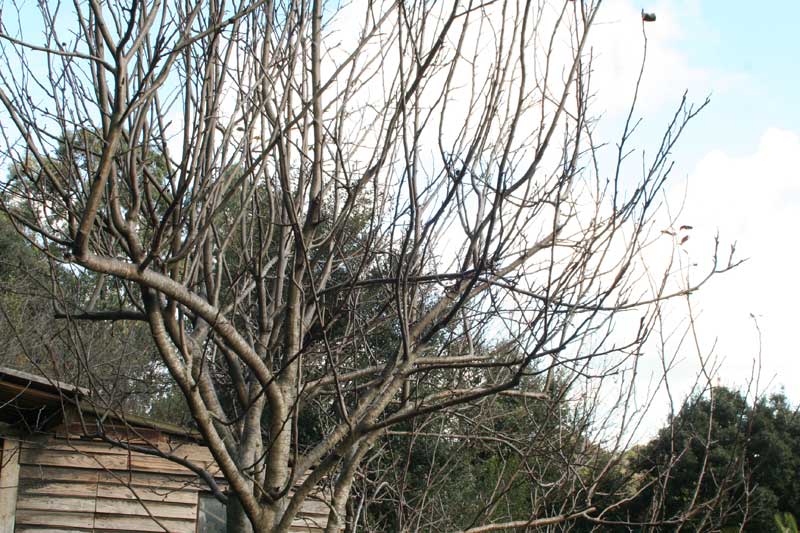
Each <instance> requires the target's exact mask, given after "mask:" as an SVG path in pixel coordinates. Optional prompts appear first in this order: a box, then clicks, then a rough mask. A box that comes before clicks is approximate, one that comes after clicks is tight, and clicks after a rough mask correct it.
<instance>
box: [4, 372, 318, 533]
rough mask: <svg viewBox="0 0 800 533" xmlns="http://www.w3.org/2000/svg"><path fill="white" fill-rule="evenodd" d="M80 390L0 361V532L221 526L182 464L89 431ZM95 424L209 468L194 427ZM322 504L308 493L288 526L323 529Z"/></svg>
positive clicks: (132, 421)
mask: <svg viewBox="0 0 800 533" xmlns="http://www.w3.org/2000/svg"><path fill="white" fill-rule="evenodd" d="M86 394H87V391H85V390H83V389H80V388H78V387H75V386H72V385H69V384H65V383H60V382H56V381H52V380H46V379H43V378H41V377H38V376H34V375H32V374H28V373H25V372H19V371H16V370H11V369H6V368H0V439H1V440H2V455H0V458H1V459H0V533H13V532H16V533H34V532H35V533H56V532H58V533H67V532H69V533H79V532H97V533H100V532H119V533H122V532H125V533H132V532H154V533H155V532H174V533H221V532H224V531H225V525H224V524H225V523H224V517H225V507H224V505H223V504H222V503H221V502H220V501H219V500H217V499H216V498H215V497H214V496H213V495H212V493H211V492H210V491H209V489H208V485H207V484H206V483H204V482H203V481H201V480H200V479H199V478H198V476H197V475H195V474H194V473H193V472H192V471H191V470H189V469H187V468H185V467H183V466H181V465H179V464H177V463H176V462H174V461H172V460H169V459H165V458H163V457H158V456H154V455H152V454H151V453H142V452H139V451H135V450H131V449H126V448H124V447H119V446H114V445H112V444H109V443H108V442H107V441H106V440H103V439H101V438H99V437H97V436H96V435H97V432H94V431H92V429H91V428H92V427H95V428H96V427H97V426H96V424H97V419H98V417H97V416H94V415H96V413H94V412H93V411H91V409H88V410H87V409H86V408H81V409H80V410H79V409H78V408H77V405H79V404H80V403H81V402H80V397H81V396H83V395H86ZM93 425H94V426H93ZM103 430H104V433H105V435H107V436H108V435H112V436H114V438H115V439H118V440H120V441H122V442H125V443H128V444H129V445H131V446H132V447H134V448H136V447H140V446H141V447H149V449H151V450H152V449H153V448H156V447H157V448H158V449H160V450H162V451H164V452H166V453H169V454H171V455H173V456H177V457H181V458H186V459H189V460H191V461H192V462H193V463H195V464H201V465H204V466H205V467H206V469H207V471H209V472H211V473H212V474H214V473H216V472H217V470H216V468H215V464H214V461H213V458H212V457H211V454H210V452H209V451H208V449H207V448H206V447H205V446H203V444H202V441H201V440H200V439H199V437H198V436H197V435H196V434H193V433H192V432H190V431H187V430H185V429H183V428H180V427H178V426H174V425H171V424H164V423H160V422H157V421H154V420H149V419H145V418H141V417H127V416H126V417H125V423H122V421H121V420H119V419H116V420H114V419H113V418H112V419H109V418H106V419H105V421H104V424H103ZM218 482H219V484H220V486H222V487H224V480H222V479H218ZM327 514H328V508H327V506H326V504H325V503H324V502H322V501H321V500H313V499H312V500H310V501H308V502H307V504H306V505H305V507H304V508H303V511H302V512H301V513H300V515H299V517H298V519H297V520H296V521H295V523H294V524H293V527H292V531H296V532H298V533H299V532H317V531H323V530H324V528H325V524H326V522H327Z"/></svg>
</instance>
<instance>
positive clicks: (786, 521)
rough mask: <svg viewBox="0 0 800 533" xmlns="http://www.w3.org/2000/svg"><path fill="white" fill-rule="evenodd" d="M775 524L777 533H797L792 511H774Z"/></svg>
mask: <svg viewBox="0 0 800 533" xmlns="http://www.w3.org/2000/svg"><path fill="white" fill-rule="evenodd" d="M775 525H776V526H777V527H778V531H779V533H798V529H797V520H795V518H794V515H793V514H792V513H775Z"/></svg>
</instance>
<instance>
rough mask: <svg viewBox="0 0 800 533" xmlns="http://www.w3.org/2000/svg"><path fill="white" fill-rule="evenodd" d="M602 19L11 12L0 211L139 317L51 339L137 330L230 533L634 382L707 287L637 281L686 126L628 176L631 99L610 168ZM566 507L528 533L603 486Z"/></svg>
mask: <svg viewBox="0 0 800 533" xmlns="http://www.w3.org/2000/svg"><path fill="white" fill-rule="evenodd" d="M600 11H601V10H600V2H594V1H577V2H575V1H561V2H558V1H555V2H552V3H547V2H532V1H522V0H502V1H499V0H498V1H490V2H480V1H472V0H463V1H453V2H441V3H437V2H428V1H422V0H420V1H414V2H402V1H393V0H384V1H372V0H369V1H363V2H356V3H354V4H351V5H345V6H339V5H338V4H337V3H336V2H323V0H298V1H295V2H279V1H274V0H260V1H255V2H244V1H238V0H234V1H233V2H223V1H219V0H210V1H207V2H206V1H203V2H198V3H194V2H173V1H170V0H131V1H130V2H119V3H117V2H102V1H100V0H89V1H87V2H77V1H76V2H74V3H71V4H69V5H67V4H64V3H41V4H40V8H39V12H38V16H39V20H40V21H41V23H42V24H43V26H42V28H43V30H44V32H43V34H41V35H40V34H39V33H37V32H34V31H31V30H30V28H33V27H35V26H34V25H33V24H32V22H31V17H32V15H31V14H30V13H27V12H25V13H18V14H16V16H15V15H14V14H13V13H11V14H10V13H8V12H4V13H3V27H2V36H1V37H2V41H0V42H1V43H2V52H1V53H2V59H3V62H4V66H5V68H4V69H3V72H2V74H0V101H1V102H2V104H3V107H4V108H5V111H6V114H7V115H6V117H4V119H3V120H4V123H3V138H4V141H5V143H4V148H3V155H4V156H5V157H6V161H7V162H10V163H12V164H13V172H12V175H11V177H10V178H9V180H8V181H7V182H6V183H5V184H4V194H3V200H2V201H3V210H4V211H5V212H6V213H7V214H8V215H9V217H10V218H11V220H12V221H13V222H14V224H15V225H16V227H17V228H18V230H19V231H20V232H21V233H23V234H24V235H26V236H27V237H28V238H29V240H30V242H31V243H32V244H33V245H35V246H36V247H38V248H39V249H40V250H41V251H42V252H43V253H45V254H48V256H49V257H50V258H51V259H52V260H53V261H55V262H58V263H61V264H64V265H66V267H67V268H71V269H73V270H75V271H79V272H94V273H97V274H99V275H101V276H99V277H98V278H97V283H98V284H101V283H108V282H109V281H108V280H113V281H114V290H115V291H116V292H117V294H118V295H119V296H120V298H121V299H122V300H123V301H124V302H125V305H124V306H118V308H113V309H106V308H98V307H97V305H96V303H97V299H95V298H87V299H86V300H85V301H77V302H76V301H73V302H63V303H62V305H63V308H62V309H61V310H60V312H59V317H62V318H64V317H66V318H69V320H71V321H78V320H94V321H96V320H117V321H122V320H125V321H130V320H133V321H143V322H145V323H146V324H147V325H148V327H149V331H150V333H151V336H152V341H153V343H154V345H155V347H156V348H157V351H158V354H159V355H160V358H161V360H162V361H163V364H164V366H165V368H166V369H167V370H168V372H169V375H170V376H171V378H172V379H173V380H174V381H175V383H176V384H177V386H178V387H179V389H180V391H181V393H182V395H183V397H184V398H185V400H186V403H187V405H188V409H189V410H190V412H191V416H192V419H193V420H194V422H195V423H196V426H197V428H198V430H199V431H200V432H201V434H202V435H203V438H204V439H205V441H206V442H207V444H208V446H209V448H210V449H211V451H212V453H213V456H214V458H215V459H216V463H217V464H218V465H219V468H220V469H221V471H222V473H223V474H224V476H225V479H226V481H227V484H228V496H227V497H226V496H224V495H222V494H221V493H220V494H219V497H220V498H222V499H226V501H227V503H228V508H229V524H230V526H229V527H230V528H231V530H232V531H234V530H235V531H239V530H241V529H244V528H245V527H246V524H247V523H249V524H251V525H252V527H253V528H254V530H255V531H287V530H288V528H289V526H290V524H291V522H292V519H293V517H294V516H295V515H296V513H297V512H298V510H299V509H300V506H301V505H302V503H303V501H304V500H305V499H306V498H307V497H308V496H309V494H311V493H312V491H314V490H315V489H316V488H318V487H319V486H321V485H323V484H328V485H329V486H330V490H331V498H330V517H329V522H328V531H337V530H339V529H340V528H341V527H343V526H344V525H345V522H346V516H347V502H348V498H349V497H350V495H351V491H352V487H353V483H354V479H355V475H356V474H357V473H358V472H359V469H360V468H361V466H362V462H363V461H364V460H365V458H366V457H368V456H369V454H370V453H371V451H372V450H373V449H375V446H376V445H377V444H378V443H379V442H381V439H384V438H386V435H387V432H388V431H392V428H394V427H397V426H398V425H403V424H409V423H411V422H412V421H413V420H416V419H422V418H421V417H431V416H432V415H434V414H437V413H455V412H461V413H464V414H465V416H467V415H469V416H472V417H473V420H475V418H474V417H475V416H477V415H478V414H479V413H480V405H481V402H482V401H484V399H488V398H491V397H495V396H497V395H502V396H504V397H516V398H522V399H524V400H525V401H526V402H537V401H540V402H547V401H551V400H552V395H553V394H556V395H557V394H558V388H556V387H553V383H554V376H555V375H556V374H558V373H559V372H561V373H562V374H560V375H562V376H564V375H566V376H571V377H569V378H566V379H568V380H575V379H577V377H581V378H584V377H593V378H597V383H602V382H603V378H604V376H608V375H611V374H615V373H619V372H620V369H622V368H626V369H629V370H630V369H635V365H636V362H635V361H636V360H638V356H639V355H640V354H641V352H642V349H643V346H644V344H645V342H646V340H647V338H648V336H649V333H650V331H652V329H653V327H654V325H655V324H656V322H657V316H658V309H659V305H660V302H661V301H663V300H664V299H667V298H669V297H670V296H674V295H685V294H688V293H690V292H691V291H693V290H695V289H696V288H697V287H699V285H701V284H702V282H704V281H705V279H707V278H704V279H703V281H702V282H698V283H695V284H693V285H684V286H681V287H680V288H678V289H675V290H674V291H673V289H674V288H675V287H676V286H677V285H676V284H675V283H673V279H672V277H671V274H670V272H671V271H672V270H673V268H672V264H671V263H669V264H668V266H667V267H666V268H665V270H664V273H663V275H662V274H658V273H654V272H652V271H649V270H648V269H647V265H646V264H645V262H644V260H643V254H644V249H645V247H646V246H647V245H648V244H650V243H651V242H652V240H653V239H654V238H655V237H657V236H659V232H658V231H657V230H658V229H660V228H656V231H654V228H653V220H654V215H655V212H656V208H657V206H658V204H659V200H658V198H659V194H660V192H661V190H662V187H663V186H664V183H665V181H666V179H667V177H668V175H669V173H670V170H671V162H670V158H669V156H670V152H671V150H672V148H673V146H674V143H675V142H676V141H677V139H678V137H679V135H680V133H681V132H682V131H683V128H684V127H685V125H686V124H687V122H688V121H689V120H690V119H691V118H692V117H693V116H694V115H695V114H696V113H697V112H698V110H699V108H694V107H692V106H691V105H690V104H689V103H687V101H686V99H685V98H684V100H683V101H682V102H681V104H680V106H679V107H678V109H677V111H676V113H675V115H674V119H673V120H672V122H671V123H670V124H668V125H667V128H666V132H665V135H664V137H663V141H662V143H661V145H660V146H658V147H656V148H655V150H653V152H652V153H650V154H649V155H648V156H647V157H646V158H645V159H644V164H643V166H642V169H641V170H640V171H638V172H634V171H632V170H631V169H630V168H628V167H626V166H625V165H624V163H625V161H626V160H627V157H628V155H629V153H630V152H629V147H628V145H629V144H630V139H631V136H632V134H633V130H634V129H635V124H636V122H635V119H634V114H635V113H634V104H635V99H636V96H634V97H633V104H632V106H631V115H630V116H629V119H628V122H627V124H626V125H625V128H624V131H623V133H622V136H621V138H620V140H619V141H618V143H617V146H618V150H617V151H616V152H615V155H614V157H613V159H614V160H613V161H610V165H608V164H607V163H609V161H608V158H607V157H605V158H604V157H603V155H602V153H600V151H599V150H600V147H601V144H599V143H597V142H596V141H595V140H594V138H593V134H594V126H595V119H594V117H593V115H592V114H590V111H589V104H590V103H591V102H592V98H593V93H592V89H591V77H592V57H593V51H592V49H591V46H590V45H589V44H587V43H589V35H590V29H591V27H592V24H593V23H594V21H595V19H596V18H597V16H598V15H597V14H598V12H600ZM23 17H24V18H25V20H22V19H23ZM634 89H636V91H637V92H638V84H637V86H636V87H634ZM701 107H702V106H700V108H701ZM12 132H13V133H12ZM728 266H729V265H728ZM725 268H727V266H726V267H725ZM721 269H722V268H717V266H716V262H715V266H714V267H713V271H712V272H710V273H709V277H710V275H711V274H713V273H715V272H717V271H719V270H721ZM648 276H649V277H648ZM648 279H650V280H651V282H650V283H648V282H647V280H648ZM670 291H673V292H670ZM623 313H627V314H626V315H623ZM628 316H631V317H634V318H632V319H630V318H627V317H628ZM620 317H623V318H620ZM634 374H635V371H632V372H629V373H628V374H626V375H627V376H628V377H629V378H631V376H632V375H634ZM535 376H541V379H539V380H535V379H533V377H535ZM631 383H632V381H626V384H627V385H626V387H627V388H626V387H623V388H622V389H620V391H621V392H619V402H617V404H616V406H617V407H616V409H615V412H616V413H617V414H620V415H626V414H627V415H628V417H627V418H628V419H629V418H630V415H631V413H632V412H633V409H634V408H633V406H632V405H633V402H634V401H633V399H632V398H633V396H634V392H633V390H634V389H633V388H632V385H630V384H631ZM532 384H537V385H536V386H537V387H540V388H538V389H532V388H531V385H532ZM587 390H589V391H590V392H591V391H594V389H591V387H590V388H589V389H587ZM554 391H555V392H554ZM591 394H597V393H596V391H595V392H591ZM591 394H590V398H591ZM597 405H599V400H598V401H593V400H591V399H589V400H587V411H586V412H585V413H584V415H583V416H585V417H587V420H592V421H593V422H598V421H600V422H602V420H598V419H599V418H600V414H598V412H597V411H596V409H595V407H596V406H597ZM464 406H467V407H468V408H466V409H462V407H464ZM470 413H471V415H470ZM453 416H455V415H453ZM623 418H625V416H623ZM309 420H316V421H317V422H315V423H316V426H315V427H316V428H317V430H316V431H317V434H315V438H313V439H304V438H303V437H302V434H303V431H304V428H306V427H307V426H308V424H309ZM440 420H441V419H440ZM601 425H602V424H601ZM452 427H454V426H452ZM452 427H450V428H449V429H447V431H451V432H452V431H453V429H452ZM475 427H477V426H475ZM608 427H610V425H608ZM533 435H536V433H535V432H534V433H533ZM453 438H455V437H453ZM551 438H552V436H551V435H541V434H540V435H536V439H537V441H536V442H540V440H541V439H551ZM627 438H628V437H627V433H626V432H625V431H623V430H621V429H620V431H619V433H618V434H617V437H616V439H615V440H614V439H612V440H614V442H612V446H611V448H614V449H616V450H620V449H622V448H623V447H624V445H625V444H626V443H627V442H628V441H627V440H626V439H627ZM534 444H535V443H534ZM562 444H565V445H566V444H569V445H577V444H576V442H572V441H570V440H569V439H565V440H564V441H563V442H562ZM582 446H584V448H583V449H582V451H581V454H585V453H588V454H589V455H592V454H594V455H597V454H598V453H599V452H598V450H599V448H597V447H595V448H592V449H589V448H586V447H585V446H586V443H585V442H584V443H583V444H582ZM574 456H575V455H574V454H573V455H569V454H567V455H563V458H564V460H565V461H566V462H567V463H568V462H569V458H570V457H574ZM614 457H615V458H614V459H608V458H607V457H606V459H604V460H605V461H606V463H608V464H611V463H612V462H614V461H618V460H619V456H618V455H615V456H614ZM564 468H567V467H566V466H565V467H564ZM567 470H568V469H567ZM606 470H607V469H605V470H604V469H603V468H600V469H599V470H598V471H597V474H598V475H600V476H601V477H602V475H603V473H604V472H605V471H606ZM567 478H568V479H569V480H570V483H569V484H568V485H569V486H572V487H573V488H574V489H575V490H573V491H571V492H569V491H568V493H565V494H563V495H562V497H563V500H562V502H563V504H562V506H561V508H560V509H561V510H560V512H558V513H557V514H552V515H547V516H542V515H540V514H538V513H542V512H545V511H544V510H543V509H539V508H534V509H532V513H533V514H532V516H531V517H530V518H529V519H526V520H525V521H523V522H522V523H515V525H516V526H517V527H522V526H525V525H529V526H534V525H537V524H540V525H544V524H557V523H561V522H566V521H570V520H574V519H576V518H586V519H591V518H592V517H594V518H595V519H597V520H600V518H602V510H601V509H598V508H597V506H596V505H595V503H594V502H593V498H594V497H595V494H594V492H595V491H596V490H597V486H596V485H594V486H592V485H591V483H590V485H589V487H588V488H587V487H585V486H584V487H581V483H580V482H581V481H583V480H580V479H579V478H580V476H578V477H575V476H574V475H572V474H569V475H567V477H566V478H565V479H567ZM565 486H566V485H565ZM579 489H580V490H579ZM489 505H491V503H489ZM237 509H238V511H237ZM552 509H553V507H548V508H547V512H550V511H552ZM481 516H482V520H489V519H490V517H491V516H492V513H490V512H486V513H483V514H482V515H481ZM598 517H600V518H598ZM497 527H510V526H509V525H508V524H506V526H501V525H497V524H495V525H487V526H484V527H483V528H479V529H475V531H489V530H493V529H497ZM237 528H239V529H237Z"/></svg>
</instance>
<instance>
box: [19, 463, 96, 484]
mask: <svg viewBox="0 0 800 533" xmlns="http://www.w3.org/2000/svg"><path fill="white" fill-rule="evenodd" d="M19 472H20V474H19V476H20V479H25V480H30V481H42V482H46V481H74V482H81V483H97V471H96V470H85V469H79V468H61V467H51V466H40V465H22V466H20V471H19Z"/></svg>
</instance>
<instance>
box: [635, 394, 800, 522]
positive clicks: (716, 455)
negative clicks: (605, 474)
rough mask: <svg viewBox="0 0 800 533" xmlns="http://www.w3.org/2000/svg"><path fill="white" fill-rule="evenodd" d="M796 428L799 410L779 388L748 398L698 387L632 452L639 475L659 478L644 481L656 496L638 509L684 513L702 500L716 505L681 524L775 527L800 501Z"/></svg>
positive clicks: (654, 515)
mask: <svg viewBox="0 0 800 533" xmlns="http://www.w3.org/2000/svg"><path fill="white" fill-rule="evenodd" d="M799 435H800V414H799V413H798V411H797V409H796V408H792V407H791V406H790V405H789V404H788V402H787V399H786V396H784V395H783V394H782V393H780V394H774V395H772V396H770V397H769V398H762V399H759V400H757V401H755V402H752V403H751V402H748V400H747V398H746V396H745V395H744V394H743V393H742V392H739V391H735V390H731V389H728V388H726V387H714V388H713V389H712V390H711V391H710V392H709V393H708V394H705V395H702V396H700V395H698V396H697V397H695V398H693V399H691V400H690V401H688V402H687V403H686V405H685V406H684V407H683V409H681V411H680V412H679V413H678V414H677V416H676V417H675V418H674V420H672V421H670V423H669V425H668V426H667V427H665V428H663V429H662V430H661V431H660V433H659V435H658V437H657V438H656V439H654V440H653V441H652V442H650V443H649V444H647V445H646V446H645V447H644V448H643V449H641V450H639V451H638V452H637V454H636V456H637V458H636V459H635V463H636V464H637V467H636V468H637V469H638V470H639V471H640V472H643V473H646V476H645V477H644V478H643V479H655V478H656V477H657V478H659V479H660V480H661V481H659V482H658V483H655V484H653V486H652V488H651V489H649V490H652V491H655V492H659V493H660V496H659V497H657V498H656V499H655V501H657V502H660V504H659V505H658V506H657V507H656V508H654V509H651V510H649V511H645V512H644V513H643V514H648V513H652V514H650V517H651V519H657V517H658V513H664V514H666V515H679V514H682V513H684V514H688V513H690V511H691V509H692V508H693V507H694V504H695V503H696V502H699V501H704V502H709V503H708V504H707V505H708V506H710V507H712V508H713V509H714V513H713V514H710V515H700V516H697V517H692V520H691V521H690V522H689V523H688V524H687V525H686V527H687V528H690V529H692V530H701V529H702V530H710V529H714V528H725V527H733V528H735V529H736V530H737V531H753V532H755V531H765V532H767V531H775V532H778V531H780V529H779V528H778V526H777V524H776V522H775V516H776V515H777V514H778V513H780V514H781V515H782V514H783V513H795V514H796V513H797V512H798V510H799V509H800V489H799V488H798V487H800V479H798V475H800V440H798V436H799ZM676 451H677V452H678V453H676ZM731 479H736V480H737V482H736V483H731V482H730V480H731ZM724 487H728V489H727V490H724V491H722V492H720V488H724ZM719 498H721V499H719Z"/></svg>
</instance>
